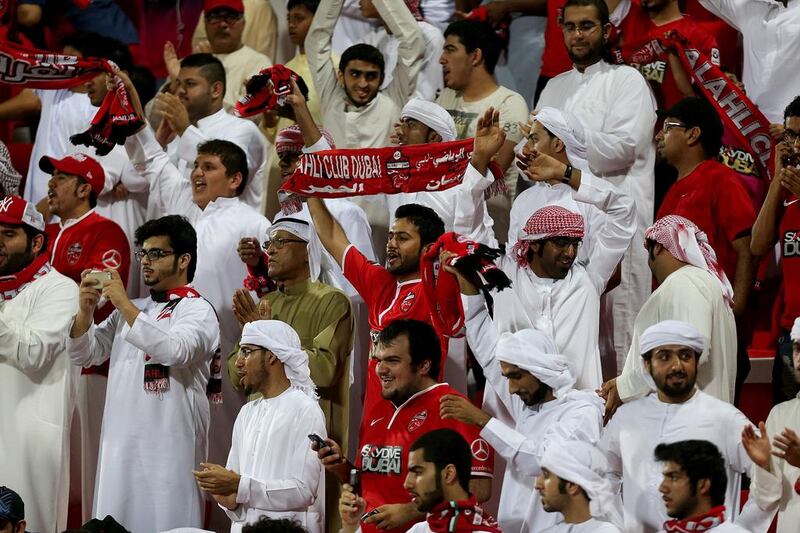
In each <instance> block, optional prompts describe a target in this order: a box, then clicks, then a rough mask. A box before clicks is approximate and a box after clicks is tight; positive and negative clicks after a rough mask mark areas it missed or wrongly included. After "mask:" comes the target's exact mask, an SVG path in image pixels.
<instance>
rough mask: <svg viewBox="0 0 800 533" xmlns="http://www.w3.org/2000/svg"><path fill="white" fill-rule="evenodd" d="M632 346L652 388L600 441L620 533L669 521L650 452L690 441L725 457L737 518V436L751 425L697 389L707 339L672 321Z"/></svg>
mask: <svg viewBox="0 0 800 533" xmlns="http://www.w3.org/2000/svg"><path fill="white" fill-rule="evenodd" d="M637 341H638V346H639V350H638V351H639V353H640V354H641V359H640V364H641V365H642V366H643V370H644V372H646V373H647V375H648V376H649V377H650V378H651V379H652V381H653V382H654V384H655V387H656V391H655V392H654V393H650V394H649V395H647V396H645V397H644V398H640V399H638V400H634V401H632V402H629V403H626V404H624V405H623V406H622V407H620V408H619V410H618V411H617V412H616V414H615V415H614V417H613V418H612V419H611V421H610V422H609V423H608V425H607V426H606V427H605V430H604V431H603V435H602V437H601V439H600V444H599V447H600V449H601V450H603V452H604V453H605V455H606V458H607V459H608V463H609V468H610V470H611V473H612V474H614V475H616V476H620V477H621V478H622V485H623V487H625V489H624V494H623V508H624V514H625V528H624V530H625V532H626V533H644V532H648V533H649V532H655V531H658V530H659V529H660V528H661V525H662V524H663V523H664V522H665V521H666V520H667V514H666V512H665V509H664V506H663V505H662V504H661V497H660V495H659V482H660V479H659V478H660V472H661V469H660V467H659V465H658V462H657V461H656V460H655V457H654V456H653V450H655V448H656V446H657V445H658V444H661V443H672V442H676V441H681V440H687V439H702V440H707V441H709V442H711V443H713V444H715V445H716V446H717V448H718V449H719V450H720V451H721V452H722V455H723V457H724V459H725V470H726V472H727V476H728V480H729V483H728V487H727V491H726V493H725V505H726V509H727V511H726V513H725V516H726V517H727V518H728V519H736V518H737V517H738V516H739V508H740V506H739V495H740V488H741V476H742V474H744V473H745V472H747V470H748V469H749V468H750V466H751V461H750V458H749V457H748V456H747V452H746V451H745V449H744V446H743V445H742V442H741V439H740V435H741V433H742V430H743V429H744V428H745V427H747V426H749V425H750V421H749V420H747V417H745V416H744V415H743V414H742V413H741V412H740V411H739V410H738V409H736V408H735V407H733V406H732V405H731V404H729V403H726V402H723V401H721V400H718V399H717V398H714V397H713V396H710V395H708V394H706V393H705V392H703V391H701V390H698V389H697V387H696V386H695V384H696V382H697V377H698V369H699V362H700V358H701V354H703V353H704V352H705V348H706V341H705V340H704V338H703V336H702V335H701V334H700V332H699V331H698V330H697V329H696V328H695V327H694V326H692V325H691V324H688V323H686V322H680V321H677V320H667V321H663V322H659V323H657V324H655V325H653V326H650V327H649V328H647V329H646V330H645V331H644V332H643V333H642V335H641V336H639V337H638V338H637ZM712 342H713V341H712ZM734 346H735V345H734ZM716 353H717V352H715V357H719V356H718V355H716ZM731 354H733V352H731ZM751 504H752V500H750V501H748V503H747V505H746V506H745V509H744V511H743V516H742V518H744V513H745V512H748V513H750V511H749V510H748V507H750V508H751V509H752V508H753V507H754V506H753V505H751ZM754 510H755V511H757V509H754ZM752 517H753V516H752V515H751V517H750V518H752ZM756 518H759V517H757V516H756ZM765 529H766V528H765Z"/></svg>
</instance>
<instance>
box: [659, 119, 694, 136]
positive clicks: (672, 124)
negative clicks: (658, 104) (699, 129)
mask: <svg viewBox="0 0 800 533" xmlns="http://www.w3.org/2000/svg"><path fill="white" fill-rule="evenodd" d="M672 128H684V129H688V128H689V126H688V125H686V124H684V123H683V122H667V121H664V124H663V125H662V126H661V133H667V132H668V131H669V130H671V129H672Z"/></svg>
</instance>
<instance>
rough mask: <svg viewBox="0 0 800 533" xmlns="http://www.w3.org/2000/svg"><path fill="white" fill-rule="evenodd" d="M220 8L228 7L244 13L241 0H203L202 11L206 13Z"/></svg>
mask: <svg viewBox="0 0 800 533" xmlns="http://www.w3.org/2000/svg"><path fill="white" fill-rule="evenodd" d="M220 8H225V9H230V10H231V11H235V12H236V13H244V4H243V3H242V0H204V2H203V11H205V12H206V13H210V12H211V11H213V10H215V9H220Z"/></svg>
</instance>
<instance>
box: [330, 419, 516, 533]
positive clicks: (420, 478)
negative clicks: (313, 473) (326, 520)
mask: <svg viewBox="0 0 800 533" xmlns="http://www.w3.org/2000/svg"><path fill="white" fill-rule="evenodd" d="M471 461H472V453H471V451H470V446H469V444H468V443H467V441H465V440H464V438H463V437H462V436H461V435H459V434H458V432H457V431H453V430H452V429H435V430H433V431H431V432H429V433H426V434H425V435H423V436H421V437H420V438H418V439H417V440H416V441H415V442H414V443H413V444H412V445H411V447H410V448H409V452H408V474H407V475H406V479H405V482H404V483H403V488H405V489H406V490H407V491H408V493H409V494H410V495H411V498H412V499H411V501H412V503H413V504H414V505H416V507H417V510H418V511H419V512H421V513H426V519H425V522H420V523H418V524H414V525H413V526H411V528H410V529H408V530H407V533H433V532H441V531H445V530H446V531H459V532H464V533H466V532H475V533H498V532H499V531H501V530H500V529H499V527H498V526H497V523H496V522H495V520H494V518H492V517H491V516H490V515H489V514H488V513H486V512H485V511H484V510H483V509H482V508H481V507H480V506H479V505H478V502H477V500H476V498H475V496H473V495H471V494H470V492H469V480H470V463H471ZM354 490H356V489H355V488H354V487H352V486H351V485H348V484H345V485H344V487H343V491H342V497H341V498H340V500H339V513H340V514H341V515H342V521H343V522H344V528H342V533H357V532H360V531H361V530H360V528H359V527H358V524H359V518H360V517H361V516H362V515H363V513H364V510H365V509H366V506H367V502H366V500H364V498H362V497H360V496H359V495H357V494H355V493H354V492H353V491H354ZM454 521H455V523H454Z"/></svg>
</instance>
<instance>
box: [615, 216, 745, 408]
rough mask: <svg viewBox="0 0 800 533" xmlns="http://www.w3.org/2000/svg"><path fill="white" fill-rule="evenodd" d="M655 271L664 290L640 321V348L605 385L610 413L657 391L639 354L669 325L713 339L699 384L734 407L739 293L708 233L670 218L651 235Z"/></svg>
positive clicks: (636, 324)
mask: <svg viewBox="0 0 800 533" xmlns="http://www.w3.org/2000/svg"><path fill="white" fill-rule="evenodd" d="M645 235H646V241H645V247H646V248H647V250H648V254H649V261H648V263H649V265H650V270H651V271H652V272H653V276H654V277H655V280H656V282H657V284H658V288H657V289H656V290H655V291H653V294H651V295H650V297H649V298H648V299H647V301H646V302H645V303H644V305H643V306H642V309H641V310H640V311H639V314H638V315H637V316H636V320H635V321H634V329H633V340H634V344H633V347H631V350H630V351H629V352H628V356H627V359H626V360H625V367H624V368H623V370H622V373H621V374H620V376H619V377H618V378H616V379H615V380H610V381H608V382H607V383H606V384H605V385H604V386H603V389H604V396H605V397H606V398H607V400H606V411H607V413H608V414H611V413H613V411H614V410H615V409H616V408H617V407H618V405H619V401H620V400H621V401H623V402H627V401H630V400H632V399H635V398H639V397H641V396H643V395H645V394H647V393H648V392H650V391H651V389H652V386H651V385H650V384H649V383H648V380H647V379H646V374H645V373H644V371H643V369H642V366H641V364H640V358H639V354H638V349H635V348H636V347H637V346H638V344H639V343H640V342H641V336H642V333H643V332H644V331H645V330H646V329H647V328H648V327H649V326H652V325H653V324H656V323H658V322H661V321H664V320H681V321H684V322H688V323H689V324H691V325H692V326H693V327H695V328H697V330H698V331H700V334H701V335H702V336H703V338H705V339H707V340H708V343H707V345H706V346H707V347H706V349H705V350H704V351H703V352H702V356H701V357H700V361H699V369H698V375H697V384H698V386H699V387H700V389H702V390H703V391H704V392H706V393H708V394H710V395H711V396H714V397H716V398H719V399H720V400H723V401H726V402H732V401H733V397H734V386H735V382H736V323H735V320H734V317H733V310H732V307H731V306H732V302H733V289H732V288H731V285H730V283H729V282H728V278H727V277H726V276H725V273H724V272H723V271H722V269H721V268H720V266H719V265H718V264H717V262H716V256H715V254H714V250H713V249H712V248H711V246H710V245H709V244H708V240H707V239H706V236H705V234H704V233H703V232H702V231H700V230H699V229H698V228H697V226H695V225H694V224H693V223H692V222H691V221H690V220H688V219H686V218H683V217H680V216H677V215H669V216H666V217H664V218H662V219H659V220H658V221H656V223H655V224H653V225H652V226H651V227H650V228H648V229H647V230H646V232H645Z"/></svg>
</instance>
